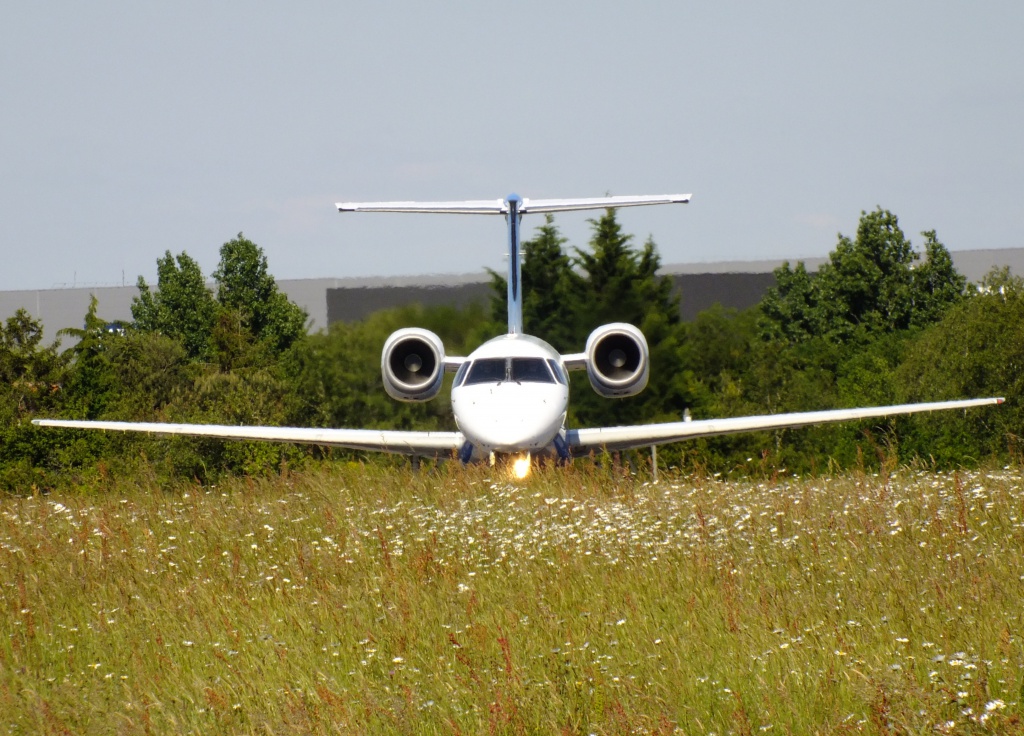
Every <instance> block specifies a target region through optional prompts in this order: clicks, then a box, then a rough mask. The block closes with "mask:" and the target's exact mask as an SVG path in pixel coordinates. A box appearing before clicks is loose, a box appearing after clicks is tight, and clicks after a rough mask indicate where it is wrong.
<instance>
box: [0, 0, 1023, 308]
mask: <svg viewBox="0 0 1024 736" xmlns="http://www.w3.org/2000/svg"><path fill="white" fill-rule="evenodd" d="M1022 38H1024V4H1022V3H1020V2H1016V1H1010V0H1000V1H996V2H988V3H971V4H968V3H963V2H950V1H948V0H940V1H935V0H932V1H915V2H877V1H874V0H872V1H867V2H866V1H864V0H861V1H860V2H857V3H834V2H799V3H781V4H779V3H753V2H741V3H692V2H659V3H645V2H634V3H630V4H628V5H627V4H625V3H612V2H603V1H602V2H562V3H552V2H534V1H533V0H528V1H526V2H518V3H502V4H493V5H492V4H483V3H468V2H461V3H456V2H452V3H372V4H368V3H359V4H355V3H346V2H337V1H335V2H330V3H327V2H322V3H315V2H298V3H294V4H283V3H268V2H262V3H259V2H257V3H253V2H246V3H242V2H236V1H234V0H227V1H225V2H219V3H208V2H202V3H200V2H194V1H192V0H185V1H180V0H179V1H178V2H175V3H173V4H171V3H168V4H161V5H159V6H158V5H157V4H146V3H128V2H123V3H117V2H102V1H99V2H95V3H86V4H83V3H72V2H59V3H56V4H53V3H49V4H47V3H43V4H39V3H37V4H29V3H22V4H15V5H12V6H11V7H9V8H7V9H5V11H4V17H3V22H2V23H0V126H2V130H3V136H2V139H0V162H2V171H3V176H2V178H0V188H2V189H0V249H2V253H3V263H4V266H3V268H2V269H0V289H24V288H31V289H35V288H49V287H51V286H53V285H56V284H70V283H71V282H76V283H78V284H79V285H81V284H83V283H90V284H94V283H100V284H115V283H120V282H121V279H122V274H123V276H124V279H125V281H126V282H128V283H134V281H135V279H136V277H137V276H138V275H139V274H142V275H143V276H145V277H146V278H147V279H148V280H150V281H152V280H153V279H154V278H155V272H156V259H157V258H158V257H159V256H161V255H162V254H163V252H164V251H165V250H171V251H172V252H174V253H178V252H180V251H181V250H187V251H188V252H189V253H190V254H191V255H192V256H193V257H194V258H196V259H197V260H198V261H199V263H200V264H201V265H202V267H203V269H204V271H205V272H206V273H207V274H209V273H210V272H212V271H213V270H214V268H215V267H216V264H217V257H218V253H217V252H218V249H219V247H220V245H221V243H223V242H224V241H225V240H228V239H230V238H232V237H233V236H234V235H235V234H236V233H237V232H239V231H244V232H245V234H246V235H247V236H248V237H250V238H251V239H253V240H254V241H256V242H257V243H258V244H259V245H261V246H262V247H263V248H264V250H265V251H266V253H267V256H268V258H269V260H270V268H271V272H272V273H274V274H275V275H276V276H277V277H278V278H314V277H345V276H368V275H406V274H419V273H456V272H467V271H479V270H482V269H483V268H484V267H491V268H498V269H500V268H502V264H503V252H504V228H503V224H502V223H501V221H500V220H498V219H496V218H474V219H467V218H455V217H442V216H415V215H382V214H373V215H371V214H365V215H361V214H352V215H341V214H338V213H337V212H336V211H335V210H334V207H333V204H334V202H335V201H338V200H376V199H490V198H500V197H502V196H504V195H506V194H508V193H509V192H511V191H515V192H518V193H519V194H521V195H523V196H526V197H535V198H537V197H577V196H600V195H603V194H606V193H610V194H647V193H663V192H693V195H694V198H693V202H692V203H691V204H690V205H686V206H683V207H661V208H650V209H636V210H631V211H626V212H623V213H622V214H621V220H622V221H623V223H624V225H625V227H626V228H627V230H628V231H630V232H633V233H635V234H636V235H637V237H638V238H639V239H641V240H642V239H643V238H645V237H646V236H647V235H648V234H653V235H654V238H655V240H656V242H657V243H658V246H659V248H660V251H661V254H662V259H663V262H665V263H678V262H692V261H716V260H734V259H737V260H747V259H763V258H784V257H789V258H795V257H800V256H821V255H824V254H826V253H827V252H828V251H829V250H831V248H832V247H833V246H834V244H835V239H836V233H837V232H839V231H842V232H844V233H847V234H851V233H852V232H853V231H854V229H855V227H856V222H857V218H858V216H859V213H860V211H861V210H863V209H873V208H874V207H875V206H876V205H881V206H883V207H886V208H888V209H890V210H892V211H894V212H895V213H897V214H898V215H899V216H900V219H901V224H902V225H903V226H904V229H905V230H906V231H907V232H908V233H911V235H912V238H913V240H914V242H915V244H920V242H921V238H920V236H919V235H918V232H919V231H920V230H923V229H931V228H934V229H936V230H938V232H939V237H940V239H941V240H942V241H943V242H945V243H946V245H947V246H948V247H949V248H951V249H956V250H963V249H973V248H1005V247H1022V246H1024V237H1022V232H1024V205H1022V202H1024V146H1022V145H1021V140H1022V137H1024V136H1022V134H1021V132H1020V131H1021V129H1022V128H1024V124H1022V118H1024V114H1022V113H1024V43H1022V42H1021V39H1022ZM558 222H559V224H560V225H561V226H562V228H563V231H564V232H565V234H566V235H568V236H569V237H570V239H571V241H572V244H573V245H579V246H583V245H585V243H586V239H587V237H588V229H587V226H586V222H585V215H574V216H568V215H567V216H563V217H561V218H559V219H558ZM536 224H537V221H536V220H531V219H527V220H526V222H525V225H526V231H527V232H528V233H529V232H531V231H532V230H533V227H534V226H535V225H536Z"/></svg>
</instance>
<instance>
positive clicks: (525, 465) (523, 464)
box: [512, 453, 530, 480]
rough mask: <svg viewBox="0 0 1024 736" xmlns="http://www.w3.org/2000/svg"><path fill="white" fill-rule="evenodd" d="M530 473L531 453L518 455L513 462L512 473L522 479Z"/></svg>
mask: <svg viewBox="0 0 1024 736" xmlns="http://www.w3.org/2000/svg"><path fill="white" fill-rule="evenodd" d="M529 474H530V453H526V454H525V455H521V456H519V457H517V458H516V459H515V460H514V461H513V462H512V475H514V476H515V477H516V478H518V479H519V480H522V479H523V478H525V477H526V476H528V475H529Z"/></svg>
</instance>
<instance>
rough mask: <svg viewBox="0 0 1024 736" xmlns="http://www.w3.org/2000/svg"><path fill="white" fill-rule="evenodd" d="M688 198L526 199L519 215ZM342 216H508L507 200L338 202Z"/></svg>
mask: <svg viewBox="0 0 1024 736" xmlns="http://www.w3.org/2000/svg"><path fill="white" fill-rule="evenodd" d="M512 196H514V195H509V197H512ZM690 196H691V195H689V194H646V195H642V196H638V197H635V196H618V197H587V198H583V199H523V200H522V201H521V204H520V205H519V213H520V214H529V213H531V212H537V213H541V212H572V211H574V210H603V209H608V208H617V207H641V206H643V205H652V204H685V203H686V202H689V201H690ZM335 206H336V207H337V208H338V211H339V212H425V213H437V214H442V215H507V214H508V200H505V199H470V200H466V201H462V202H338V203H337V204H336V205H335Z"/></svg>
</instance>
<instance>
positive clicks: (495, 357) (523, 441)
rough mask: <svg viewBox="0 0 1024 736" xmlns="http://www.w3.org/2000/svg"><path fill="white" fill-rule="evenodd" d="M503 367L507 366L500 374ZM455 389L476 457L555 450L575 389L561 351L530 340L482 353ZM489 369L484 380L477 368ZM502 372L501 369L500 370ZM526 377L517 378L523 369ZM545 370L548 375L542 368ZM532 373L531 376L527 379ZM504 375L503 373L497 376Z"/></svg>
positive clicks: (505, 342)
mask: <svg viewBox="0 0 1024 736" xmlns="http://www.w3.org/2000/svg"><path fill="white" fill-rule="evenodd" d="M502 361H505V362H506V363H507V368H506V369H505V370H504V372H500V366H501V365H502ZM466 362H467V364H468V366H467V367H466V370H465V372H464V373H461V372H460V374H459V375H458V376H457V377H456V381H455V384H454V385H453V387H452V413H453V414H454V415H455V421H456V423H457V424H458V426H459V430H460V431H461V432H462V434H463V435H465V437H466V440H467V442H469V443H470V444H472V445H473V450H474V451H473V455H474V457H482V456H486V455H487V454H489V453H491V452H500V453H510V454H514V453H523V452H530V453H532V454H538V453H543V452H547V451H549V450H551V449H552V448H553V445H554V441H555V438H556V437H557V436H558V434H559V433H560V432H562V431H563V430H564V427H565V415H566V409H567V408H568V405H569V386H568V383H567V380H566V379H565V375H566V374H565V369H564V367H563V366H562V362H561V356H559V354H558V351H556V350H555V349H554V348H552V347H551V346H550V345H548V344H547V343H545V342H543V341H542V340H538V339H536V338H533V337H530V336H528V335H504V336H502V337H499V338H495V339H494V340H490V341H488V342H487V343H485V344H484V345H482V346H480V347H479V348H477V349H476V350H475V351H473V353H472V354H471V355H470V356H469V357H468V358H467V359H466ZM478 362H482V363H489V364H490V365H489V369H490V373H489V374H488V375H487V377H484V376H483V372H482V371H480V369H481V368H484V367H485V366H483V365H480V366H479V368H478V367H477V365H476V364H477V363H478ZM496 365H497V366H499V368H495V366H496ZM520 366H521V367H522V368H523V369H524V375H521V374H519V373H517V372H516V371H517V369H518V368H519V367H520ZM540 367H543V371H540V370H539V368H540ZM526 369H529V370H530V371H531V373H530V374H526ZM495 370H499V373H494V371H495Z"/></svg>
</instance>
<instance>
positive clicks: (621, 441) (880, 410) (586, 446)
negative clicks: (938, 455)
mask: <svg viewBox="0 0 1024 736" xmlns="http://www.w3.org/2000/svg"><path fill="white" fill-rule="evenodd" d="M1001 403H1003V399H1002V398H1001V397H999V398H987V399H963V400H959V401H936V402H931V403H923V404H899V405H896V406H872V407H867V408H861V409H831V410H828V411H807V412H797V413H793V414H766V415H762V416H753V417H732V418H729V419H703V420H698V421H690V422H667V423H665V424H643V425H637V426H632V427H594V428H592V429H570V430H568V431H567V432H566V433H565V440H566V444H567V445H568V446H569V448H570V450H572V451H580V450H582V451H583V452H586V451H587V450H628V449H631V448H634V447H649V446H650V445H663V444H666V443H669V442H679V441H680V440H688V439H695V438H697V437H714V436H716V435H722V434H738V433H740V432H761V431H768V430H774V429H786V428H788V427H806V426H809V425H812V424H829V423H832V422H847V421H850V420H853V419H873V418H876V417H887V416H895V415H897V414H916V413H918V412H927V411H940V410H945V409H967V408H970V407H972V406H987V405H989V404H1001ZM577 454H578V452H577Z"/></svg>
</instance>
